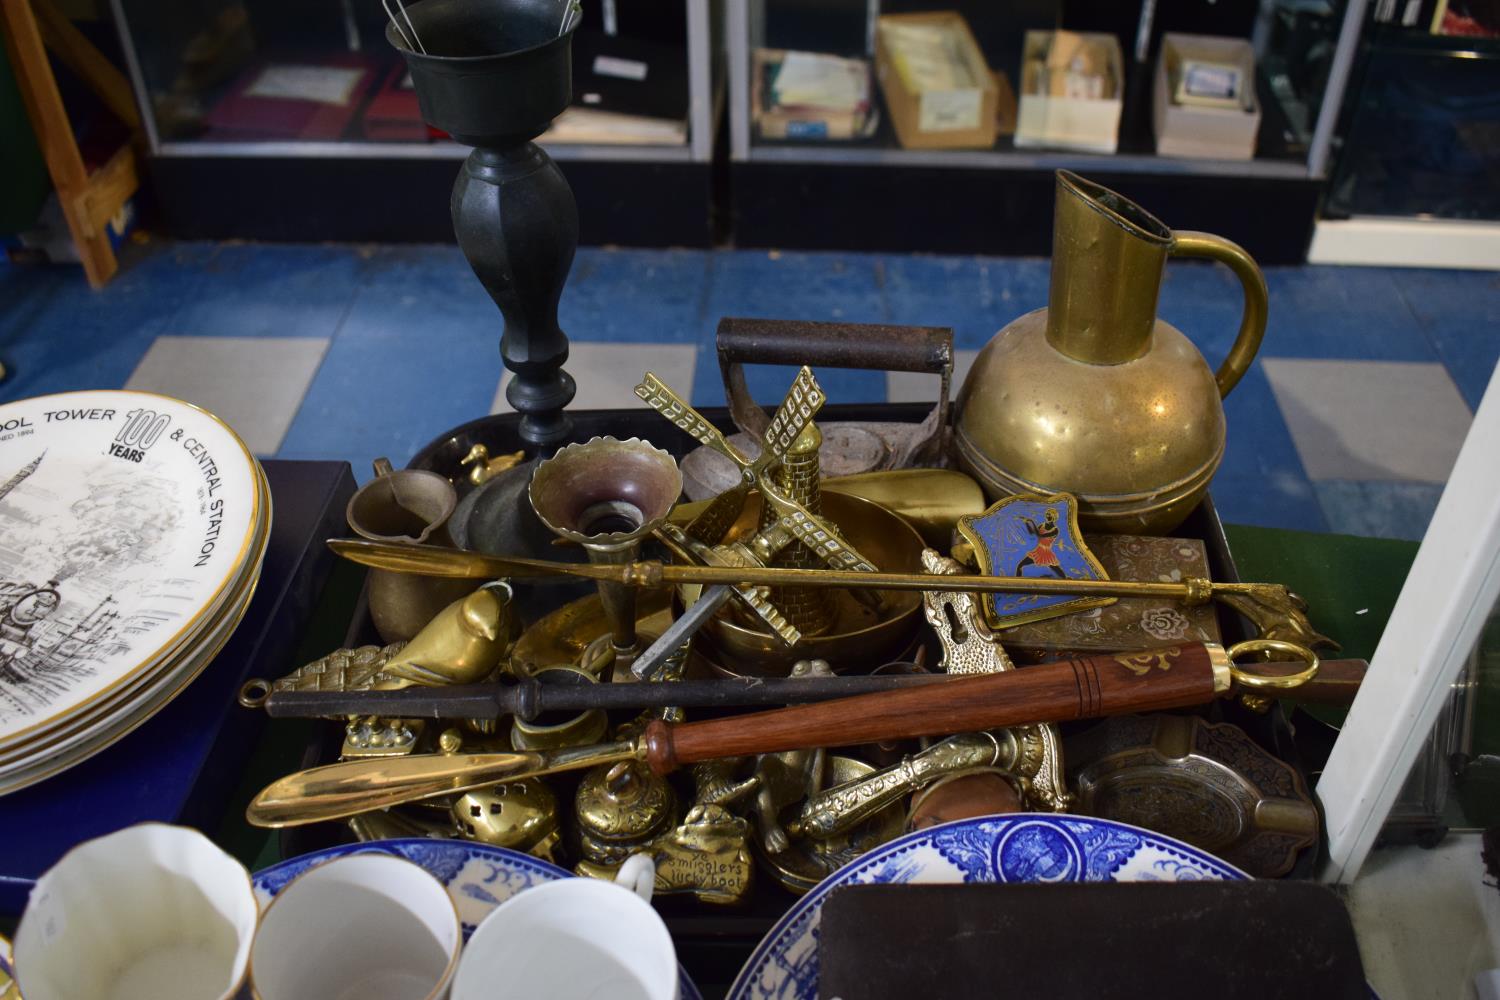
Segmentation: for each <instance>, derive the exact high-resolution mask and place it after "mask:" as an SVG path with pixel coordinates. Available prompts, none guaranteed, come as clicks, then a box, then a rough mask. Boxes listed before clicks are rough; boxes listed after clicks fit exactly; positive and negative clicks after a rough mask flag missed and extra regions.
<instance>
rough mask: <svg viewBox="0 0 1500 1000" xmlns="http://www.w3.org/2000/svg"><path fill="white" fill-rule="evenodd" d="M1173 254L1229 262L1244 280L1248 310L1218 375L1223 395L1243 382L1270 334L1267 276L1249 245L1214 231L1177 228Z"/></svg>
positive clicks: (1173, 239)
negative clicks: (1264, 338) (1264, 339)
mask: <svg viewBox="0 0 1500 1000" xmlns="http://www.w3.org/2000/svg"><path fill="white" fill-rule="evenodd" d="M1168 253H1170V254H1171V255H1172V256H1173V257H1203V258H1206V259H1208V260H1216V261H1218V262H1219V263H1221V264H1225V265H1227V266H1228V267H1229V269H1230V270H1231V271H1233V272H1234V276H1235V277H1236V278H1239V279H1240V285H1241V286H1242V287H1243V288H1244V290H1245V311H1244V312H1243V314H1241V316H1240V332H1239V334H1238V335H1237V336H1236V337H1235V338H1234V346H1233V347H1231V348H1230V349H1229V355H1228V357H1226V358H1225V359H1224V363H1223V364H1222V365H1220V366H1219V370H1218V372H1216V373H1215V374H1214V381H1215V382H1217V383H1218V384H1219V398H1220V399H1222V398H1223V397H1225V396H1227V395H1229V391H1230V390H1231V389H1233V388H1234V387H1235V386H1236V385H1238V384H1239V381H1240V379H1242V378H1244V377H1245V372H1247V371H1249V370H1250V363H1251V362H1253V361H1254V360H1255V352H1256V351H1258V350H1260V341H1261V338H1262V337H1264V336H1265V333H1266V297H1267V296H1266V276H1265V275H1264V274H1262V273H1261V271H1260V265H1259V264H1257V263H1255V258H1254V257H1251V256H1250V255H1249V254H1248V253H1246V252H1245V248H1244V247H1242V246H1240V245H1239V244H1238V243H1235V242H1233V241H1231V240H1226V239H1225V238H1224V237H1222V236H1215V235H1214V234H1213V233H1200V232H1195V231H1192V230H1186V229H1182V230H1173V231H1172V246H1171V249H1170V250H1169V251H1168Z"/></svg>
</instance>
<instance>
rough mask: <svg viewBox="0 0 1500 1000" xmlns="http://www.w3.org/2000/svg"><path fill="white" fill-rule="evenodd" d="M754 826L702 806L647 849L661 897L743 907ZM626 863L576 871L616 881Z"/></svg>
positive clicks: (751, 870)
mask: <svg viewBox="0 0 1500 1000" xmlns="http://www.w3.org/2000/svg"><path fill="white" fill-rule="evenodd" d="M749 831H750V824H749V823H747V822H746V821H745V820H744V819H743V818H741V817H739V816H736V815H734V814H733V813H731V812H730V811H729V810H727V809H725V808H724V807H723V806H717V805H698V806H694V807H693V808H692V809H689V810H688V814H687V816H686V817H685V818H684V819H683V821H682V823H681V824H680V825H678V826H676V827H674V828H673V829H672V831H671V833H669V834H668V835H666V836H664V837H661V838H659V839H657V840H655V841H652V842H651V843H650V844H649V845H648V846H647V847H645V848H644V851H645V853H646V854H648V855H650V857H651V860H652V861H654V862H656V890H655V891H656V893H657V894H659V895H664V896H669V895H684V894H686V895H692V896H695V897H697V898H698V899H700V900H702V901H703V902H705V903H715V904H718V905H731V904H734V903H741V902H744V900H745V897H747V896H748V895H749V894H750V886H751V884H752V882H753V880H754V875H755V863H754V861H753V860H752V859H751V857H750V848H749V843H748V841H749ZM621 863H622V862H613V863H609V864H600V863H598V862H595V861H580V862H579V863H578V864H577V866H576V867H575V868H574V869H573V870H574V871H575V872H577V873H578V874H579V875H584V876H587V877H589V878H599V879H613V878H614V877H615V872H616V871H618V870H619V867H620V864H621Z"/></svg>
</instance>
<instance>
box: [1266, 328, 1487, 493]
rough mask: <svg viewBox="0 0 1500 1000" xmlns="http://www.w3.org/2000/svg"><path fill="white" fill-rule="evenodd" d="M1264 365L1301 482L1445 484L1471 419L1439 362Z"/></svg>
mask: <svg viewBox="0 0 1500 1000" xmlns="http://www.w3.org/2000/svg"><path fill="white" fill-rule="evenodd" d="M1264 363H1265V370H1266V374H1267V375H1268V376H1269V377H1270V381H1271V388H1272V391H1273V392H1274V393H1275V394H1276V402H1277V404H1278V405H1279V406H1280V408H1281V412H1282V415H1283V416H1284V417H1285V418H1286V423H1287V427H1288V428H1290V430H1291V433H1292V440H1293V441H1294V442H1295V443H1296V446H1297V453H1298V455H1299V456H1301V458H1302V464H1303V466H1304V467H1306V469H1307V474H1308V477H1309V478H1311V479H1313V480H1314V481H1317V480H1325V479H1351V480H1388V481H1389V480H1397V481H1409V482H1425V483H1442V482H1445V481H1446V480H1447V478H1448V473H1449V471H1450V470H1451V469H1452V468H1453V460H1454V459H1455V458H1456V457H1457V456H1458V449H1459V448H1460V447H1461V446H1462V445H1463V440H1464V435H1465V434H1467V433H1468V430H1469V422H1470V420H1471V419H1472V418H1471V414H1470V413H1469V408H1468V406H1467V405H1465V403H1464V401H1463V398H1462V397H1461V396H1460V395H1459V393H1458V388H1457V387H1456V386H1455V385H1454V384H1453V380H1452V379H1451V378H1449V377H1448V373H1447V371H1446V370H1445V369H1444V368H1443V366H1442V365H1440V364H1429V363H1424V362H1405V361H1313V360H1291V359H1287V358H1266V359H1265V362H1264Z"/></svg>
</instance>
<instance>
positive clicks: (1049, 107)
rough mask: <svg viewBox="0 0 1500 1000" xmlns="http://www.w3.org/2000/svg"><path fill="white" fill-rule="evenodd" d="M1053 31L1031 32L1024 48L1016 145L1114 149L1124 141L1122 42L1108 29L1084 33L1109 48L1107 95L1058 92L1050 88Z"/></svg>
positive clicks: (1091, 150) (1090, 150) (1096, 150)
mask: <svg viewBox="0 0 1500 1000" xmlns="http://www.w3.org/2000/svg"><path fill="white" fill-rule="evenodd" d="M1053 34H1054V33H1053V32H1051V31H1028V32H1026V40H1025V43H1024V44H1023V46H1022V50H1021V99H1020V108H1019V110H1018V111H1017V118H1016V140H1015V141H1016V145H1017V146H1021V147H1026V148H1036V147H1048V148H1052V149H1076V150H1080V151H1082V152H1086V153H1113V152H1114V151H1115V149H1116V147H1117V146H1118V145H1119V141H1120V108H1121V100H1120V95H1121V92H1122V90H1123V89H1124V84H1123V81H1124V78H1125V77H1124V73H1123V72H1122V69H1121V67H1122V66H1123V65H1124V64H1123V61H1122V59H1121V56H1120V43H1119V42H1118V41H1117V40H1116V39H1115V36H1114V35H1111V34H1107V33H1098V34H1096V33H1084V34H1083V35H1081V36H1080V37H1082V38H1083V39H1084V40H1085V41H1086V42H1088V43H1090V44H1092V45H1095V46H1098V47H1099V48H1100V49H1101V50H1102V51H1103V52H1104V53H1105V61H1106V64H1107V65H1106V72H1107V80H1108V86H1107V87H1106V88H1105V96H1104V97H1101V98H1098V99H1091V98H1086V97H1066V96H1055V95H1053V94H1049V93H1047V92H1046V91H1047V87H1046V86H1044V84H1045V81H1044V79H1043V77H1044V76H1046V75H1047V73H1046V68H1045V67H1046V63H1047V57H1048V53H1049V51H1050V49H1051V46H1052V36H1053Z"/></svg>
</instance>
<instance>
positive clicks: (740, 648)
mask: <svg viewBox="0 0 1500 1000" xmlns="http://www.w3.org/2000/svg"><path fill="white" fill-rule="evenodd" d="M822 503H823V515H824V516H825V517H826V518H827V519H828V520H830V521H832V522H833V523H834V524H836V525H838V527H839V529H840V530H841V531H842V532H843V533H844V536H845V538H847V539H848V541H849V544H851V545H852V546H854V547H855V548H856V549H858V550H859V551H860V552H862V553H863V554H864V555H865V557H866V558H868V559H869V560H870V561H872V562H873V563H875V565H876V566H878V567H880V569H881V570H882V571H885V572H895V573H920V572H921V571H922V547H923V543H922V536H921V535H920V534H918V533H917V531H916V529H915V528H913V527H912V526H911V525H910V524H908V523H907V522H906V521H904V520H902V519H901V518H899V517H897V516H896V515H895V514H892V513H891V512H890V511H888V510H886V509H885V508H884V507H882V506H880V505H879V504H877V503H874V502H873V501H870V500H865V499H862V498H860V497H855V496H845V495H842V494H838V493H828V494H825V495H824V496H823V498H822ZM760 506H761V501H760V496H759V494H753V493H752V494H751V495H750V497H749V498H748V499H747V500H746V502H745V506H744V508H743V509H742V510H741V511H740V514H739V517H737V518H736V519H735V521H734V524H733V525H732V526H731V527H730V529H729V533H728V535H727V537H726V541H730V542H732V541H735V540H738V539H739V538H742V537H745V536H748V535H752V534H754V533H755V531H756V528H757V525H758V524H759V519H760ZM701 592H702V588H701V587H698V586H693V585H685V586H682V587H679V588H678V590H677V600H678V602H679V604H680V605H681V606H682V607H686V606H688V605H691V604H692V603H693V601H695V600H696V599H697V598H698V595H699V594H700V593H701ZM881 597H882V600H883V602H884V604H883V610H882V611H881V612H880V613H879V614H876V613H875V612H874V611H872V610H870V608H868V607H866V606H865V605H863V604H861V603H860V602H859V601H857V600H855V598H854V597H852V596H851V595H850V594H849V592H848V591H845V590H837V591H834V601H833V606H834V624H833V626H832V627H830V628H829V629H828V631H826V632H824V633H822V634H821V635H816V636H804V637H803V638H802V641H801V642H798V643H797V644H796V645H795V646H787V645H786V644H785V643H783V642H782V641H781V640H780V639H779V638H777V637H776V636H774V635H772V634H771V633H770V632H767V631H765V630H764V629H762V628H760V627H759V626H758V624H756V625H752V624H751V623H750V620H749V618H748V617H745V616H741V615H739V614H737V613H736V612H735V610H734V606H733V605H730V610H729V611H728V612H725V613H721V614H719V615H717V616H715V617H714V618H713V619H711V620H710V621H709V623H708V624H707V625H705V626H704V627H703V629H702V631H700V632H699V633H698V641H697V642H696V643H695V644H694V648H695V651H696V652H697V653H698V654H699V655H701V656H702V657H703V658H704V659H705V660H706V661H708V662H709V663H710V664H711V665H712V666H713V668H714V669H715V670H716V671H717V672H718V673H721V674H726V675H729V676H756V677H785V676H787V674H788V673H790V671H791V669H792V664H793V663H795V662H797V661H798V660H809V659H820V660H827V661H828V662H829V663H830V665H832V667H833V669H834V671H835V672H842V671H846V670H856V671H858V670H868V669H869V668H870V667H871V666H872V665H874V664H877V663H885V662H887V661H890V660H894V659H900V658H901V654H902V653H904V652H905V651H906V650H907V649H908V648H909V647H910V645H911V643H912V639H913V637H914V636H915V634H916V631H917V626H918V624H919V623H920V622H921V619H922V615H921V608H922V599H921V595H920V594H919V593H915V592H911V591H906V592H895V591H890V592H885V593H883V594H882V595H881Z"/></svg>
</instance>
